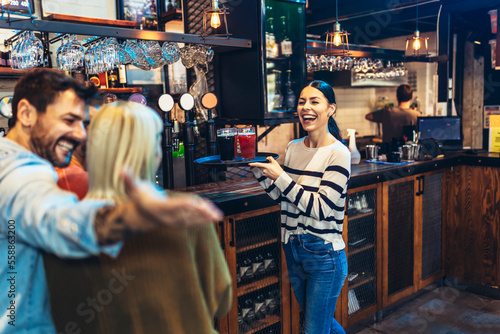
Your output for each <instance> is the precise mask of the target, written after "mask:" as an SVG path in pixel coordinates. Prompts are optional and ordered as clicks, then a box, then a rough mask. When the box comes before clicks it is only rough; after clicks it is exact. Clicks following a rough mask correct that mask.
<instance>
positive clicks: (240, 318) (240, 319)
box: [238, 303, 243, 330]
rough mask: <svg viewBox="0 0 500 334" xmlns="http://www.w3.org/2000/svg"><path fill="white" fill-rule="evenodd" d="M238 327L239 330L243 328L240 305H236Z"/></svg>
mask: <svg viewBox="0 0 500 334" xmlns="http://www.w3.org/2000/svg"><path fill="white" fill-rule="evenodd" d="M238 327H239V328H240V330H241V328H242V327H243V313H242V312H241V306H240V303H238Z"/></svg>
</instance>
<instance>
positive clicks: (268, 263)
mask: <svg viewBox="0 0 500 334" xmlns="http://www.w3.org/2000/svg"><path fill="white" fill-rule="evenodd" d="M264 270H265V272H266V274H267V275H273V274H275V271H276V261H275V260H274V256H273V254H272V253H271V252H267V253H266V256H265V257H264Z"/></svg>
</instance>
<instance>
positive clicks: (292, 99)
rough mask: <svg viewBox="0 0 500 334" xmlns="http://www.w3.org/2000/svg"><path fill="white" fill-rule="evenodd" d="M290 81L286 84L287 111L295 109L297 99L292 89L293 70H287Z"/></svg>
mask: <svg viewBox="0 0 500 334" xmlns="http://www.w3.org/2000/svg"><path fill="white" fill-rule="evenodd" d="M286 72H287V75H288V80H287V82H286V97H285V107H286V109H287V110H293V109H295V107H296V106H297V105H296V101H297V97H296V96H295V93H294V92H293V89H292V79H291V76H292V70H287V71H286Z"/></svg>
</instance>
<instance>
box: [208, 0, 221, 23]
mask: <svg viewBox="0 0 500 334" xmlns="http://www.w3.org/2000/svg"><path fill="white" fill-rule="evenodd" d="M212 9H214V10H218V9H219V1H218V0H213V1H212ZM210 26H212V28H214V29H217V28H219V27H220V17H219V13H218V12H217V11H214V12H213V13H212V16H211V18H210Z"/></svg>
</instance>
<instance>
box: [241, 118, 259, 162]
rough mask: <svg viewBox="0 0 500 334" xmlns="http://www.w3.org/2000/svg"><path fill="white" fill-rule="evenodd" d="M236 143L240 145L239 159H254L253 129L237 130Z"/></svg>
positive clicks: (254, 139)
mask: <svg viewBox="0 0 500 334" xmlns="http://www.w3.org/2000/svg"><path fill="white" fill-rule="evenodd" d="M238 142H239V143H240V151H241V158H242V159H243V160H253V159H255V142H256V138H255V127H253V126H252V127H248V128H241V129H238Z"/></svg>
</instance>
